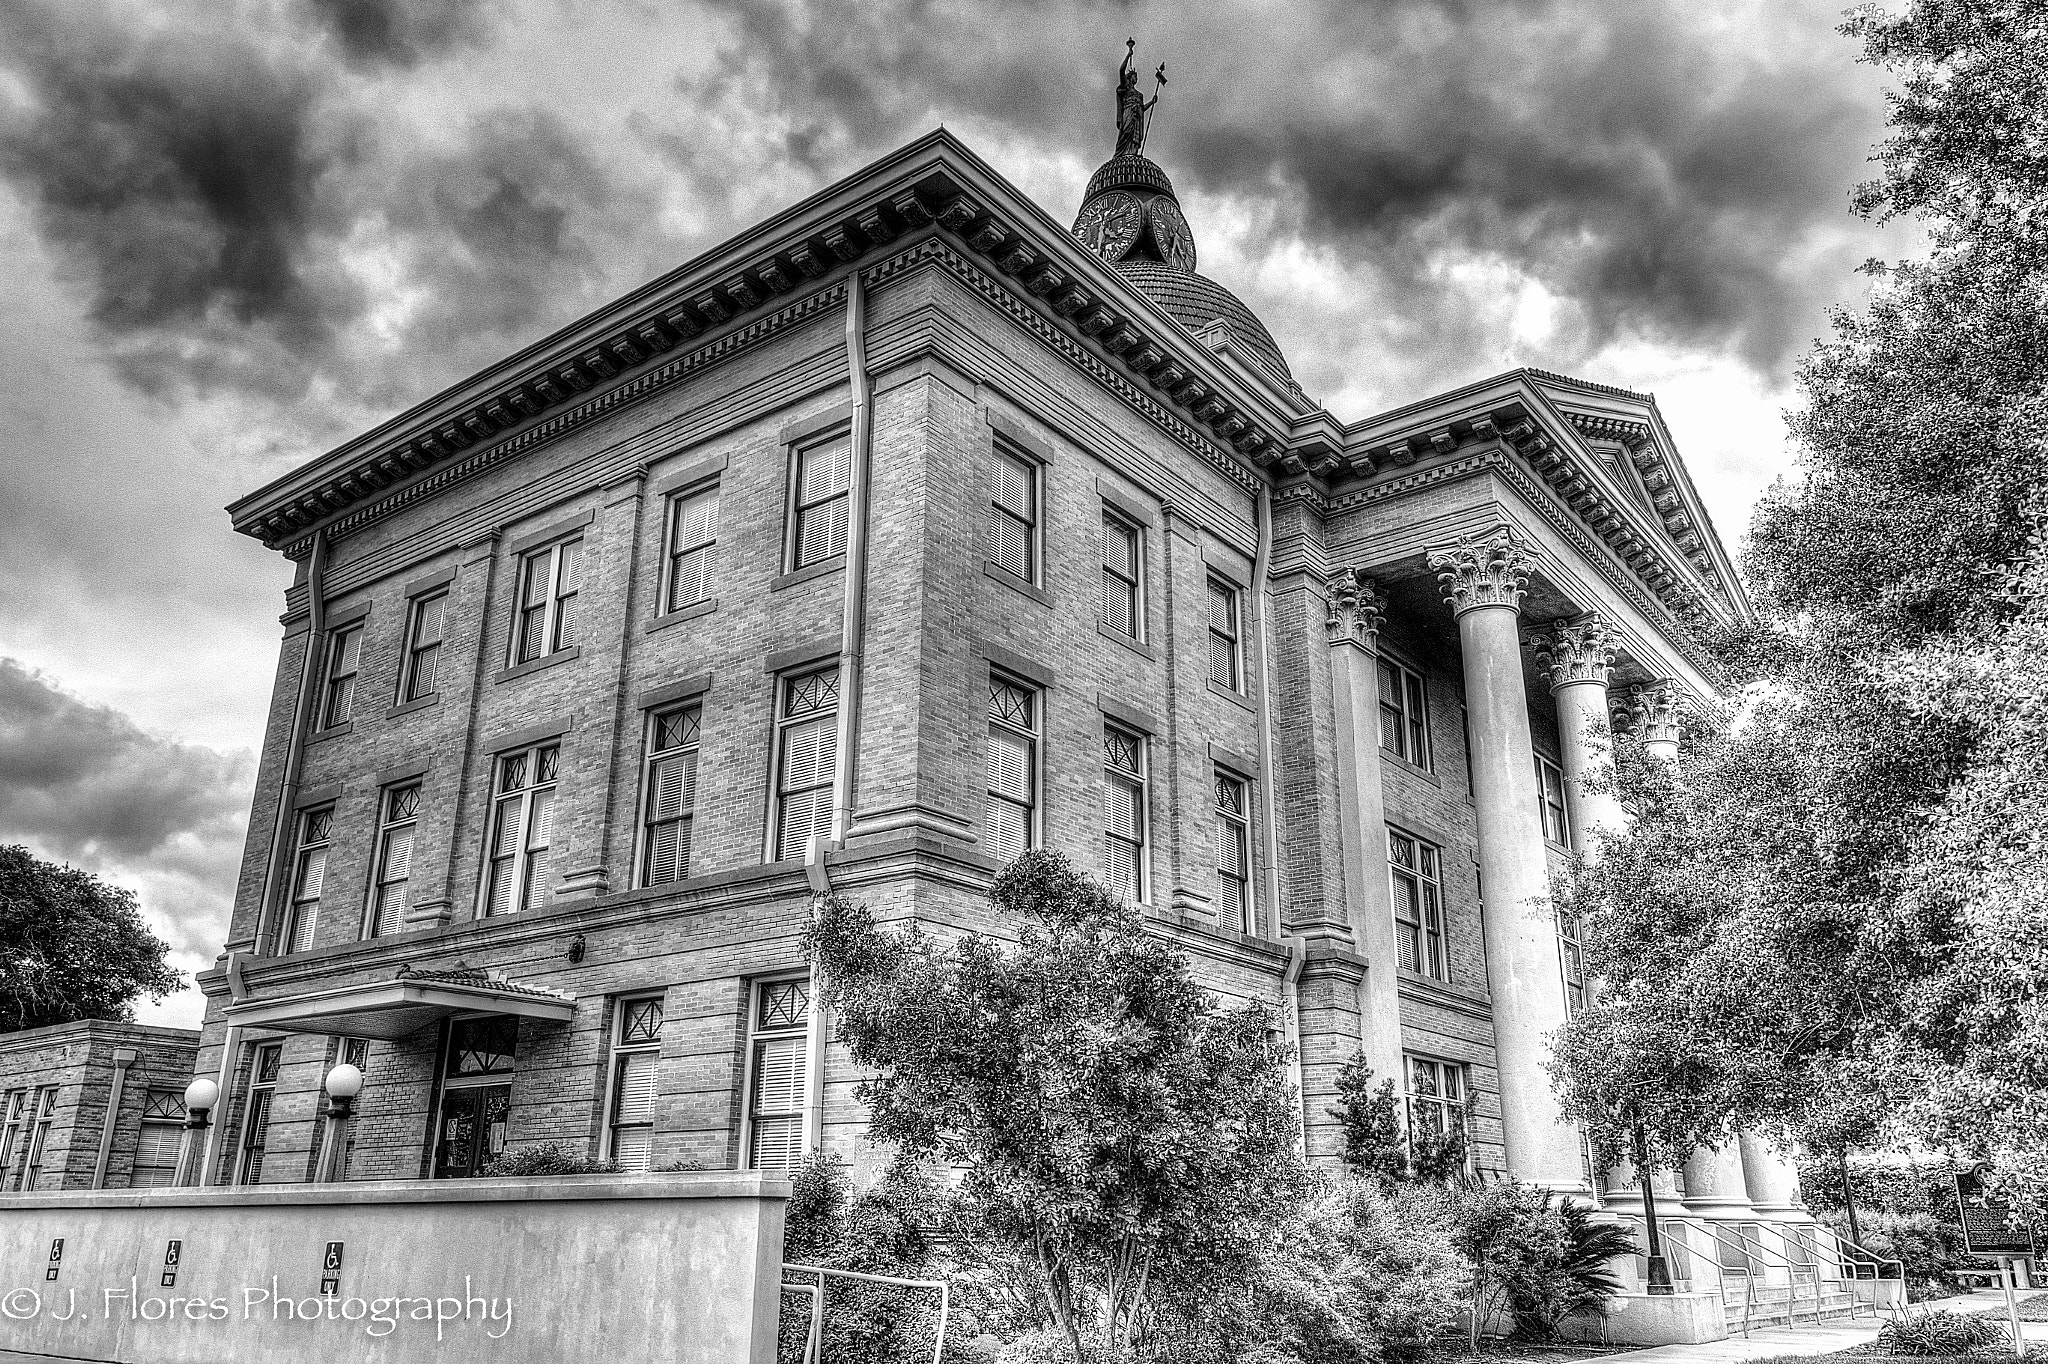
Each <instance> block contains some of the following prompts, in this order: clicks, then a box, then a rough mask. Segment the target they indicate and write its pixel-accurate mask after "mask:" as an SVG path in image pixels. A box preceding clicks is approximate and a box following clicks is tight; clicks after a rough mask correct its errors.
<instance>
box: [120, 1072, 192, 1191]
mask: <svg viewBox="0 0 2048 1364" xmlns="http://www.w3.org/2000/svg"><path fill="white" fill-rule="evenodd" d="M184 1139H185V1096H184V1095H183V1094H181V1093H179V1092H178V1091H177V1090H175V1089H152V1090H150V1091H149V1093H148V1095H147V1096H146V1097H145V1098H144V1099H143V1101H142V1135H141V1136H140V1137H139V1138H137V1139H136V1142H135V1163H134V1164H133V1165H132V1166H131V1167H129V1174H128V1187H129V1188H131V1189H162V1188H167V1187H169V1185H170V1184H171V1182H172V1181H173V1180H175V1179H176V1178H177V1177H178V1149H179V1147H180V1146H181V1145H182V1144H183V1143H184Z"/></svg>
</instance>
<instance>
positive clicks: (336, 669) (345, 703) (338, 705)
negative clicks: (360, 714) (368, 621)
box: [320, 624, 363, 729]
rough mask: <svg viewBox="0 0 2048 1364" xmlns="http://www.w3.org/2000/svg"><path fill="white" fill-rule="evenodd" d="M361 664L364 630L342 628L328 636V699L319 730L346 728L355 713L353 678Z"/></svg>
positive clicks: (324, 706)
mask: <svg viewBox="0 0 2048 1364" xmlns="http://www.w3.org/2000/svg"><path fill="white" fill-rule="evenodd" d="M362 664H363V627H362V626H361V625H359V624H358V625H345V626H343V627H342V628H341V629H339V630H335V631H331V632H330V633H329V634H328V636H327V699H326V701H325V702H324V703H323V705H322V707H321V710H320V727H321V728H322V729H333V728H334V727H335V726H336V725H345V724H347V723H348V722H349V720H350V718H351V717H353V716H354V715H355V713H356V674H357V672H359V671H360V670H361V668H362Z"/></svg>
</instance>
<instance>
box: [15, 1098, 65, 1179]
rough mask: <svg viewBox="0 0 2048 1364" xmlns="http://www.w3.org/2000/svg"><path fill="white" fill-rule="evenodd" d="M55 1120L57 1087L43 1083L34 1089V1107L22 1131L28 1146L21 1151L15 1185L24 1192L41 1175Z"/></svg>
mask: <svg viewBox="0 0 2048 1364" xmlns="http://www.w3.org/2000/svg"><path fill="white" fill-rule="evenodd" d="M56 1121H57V1087H56V1086H55V1085H44V1086H43V1087H42V1088H41V1089H39V1090H37V1091H36V1101H35V1107H34V1108H33V1109H32V1110H30V1113H29V1119H28V1127H27V1129H26V1131H25V1132H24V1133H23V1137H24V1139H25V1140H26V1141H27V1143H28V1148H27V1149H26V1150H25V1151H23V1152H22V1155H21V1179H20V1181H19V1183H17V1184H16V1186H15V1187H16V1188H18V1189H20V1190H22V1191H23V1192H24V1193H26V1192H27V1191H29V1190H31V1189H33V1188H35V1186H36V1181H37V1180H38V1179H39V1178H41V1177H42V1173H43V1157H44V1155H46V1154H47V1153H48V1150H49V1145H50V1128H51V1126H52V1125H53V1124H54V1123H55V1122H56ZM60 1182H61V1181H60Z"/></svg>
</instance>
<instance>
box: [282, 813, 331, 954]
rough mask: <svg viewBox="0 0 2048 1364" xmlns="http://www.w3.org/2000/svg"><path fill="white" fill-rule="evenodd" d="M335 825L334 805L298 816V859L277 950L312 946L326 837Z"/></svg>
mask: <svg viewBox="0 0 2048 1364" xmlns="http://www.w3.org/2000/svg"><path fill="white" fill-rule="evenodd" d="M333 827H334V807H333V806H331V805H330V806H328V807H327V808H326V809H324V810H307V811H305V812H304V813H302V814H301V815H300V816H299V858H298V862H297V864H296V866H295V867H294V869H293V872H292V902H291V906H290V907H289V908H288V909H287V910H286V911H285V918H284V931H283V932H282V933H280V934H278V952H279V954H280V955H283V954H284V953H288V952H303V951H305V950H306V949H307V948H309V947H311V946H312V945H313V931H314V928H315V927H316V926H317V923H318V920H319V917H320V890H321V887H322V886H324V885H325V884H326V882H327V836H328V833H329V831H330V830H331V829H332V828H333Z"/></svg>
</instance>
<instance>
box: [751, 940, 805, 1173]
mask: <svg viewBox="0 0 2048 1364" xmlns="http://www.w3.org/2000/svg"><path fill="white" fill-rule="evenodd" d="M809 1021H810V993H809V985H808V983H807V982H805V981H802V980H774V981H762V982H760V983H758V984H757V985H756V986H755V987H754V1010H753V1019H752V1023H753V1036H752V1038H751V1039H750V1045H749V1050H748V1069H749V1072H750V1073H749V1076H748V1082H747V1083H748V1098H747V1128H748V1131H747V1164H748V1166H749V1167H750V1168H752V1169H756V1170H767V1171H775V1172H780V1173H788V1172H789V1171H791V1170H794V1169H795V1168H796V1167H797V1166H798V1165H799V1164H801V1163H802V1161H803V1155H804V1092H805V1089H806V1088H807V1086H806V1083H805V1081H806V1080H807V1078H808V1065H807V1062H806V1054H805V1038H804V1029H805V1025H806V1024H807V1023H808V1022H809Z"/></svg>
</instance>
